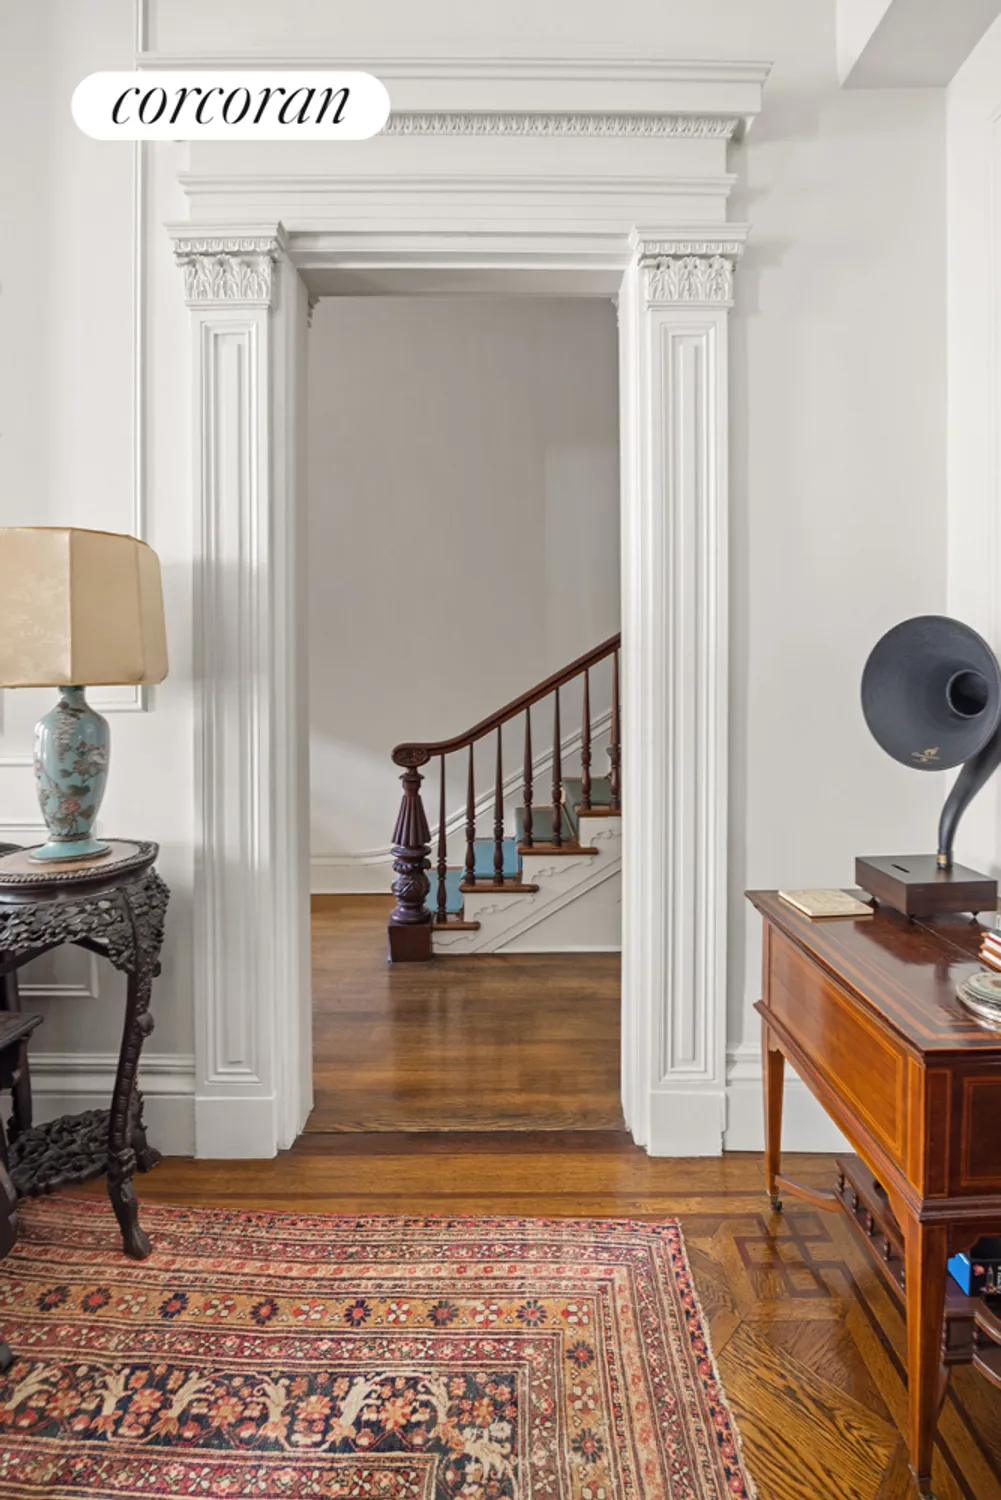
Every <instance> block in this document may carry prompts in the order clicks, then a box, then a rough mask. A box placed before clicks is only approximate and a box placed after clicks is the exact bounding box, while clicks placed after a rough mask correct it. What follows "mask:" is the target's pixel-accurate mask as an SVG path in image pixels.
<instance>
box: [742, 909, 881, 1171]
mask: <svg viewBox="0 0 1001 1500" xmlns="http://www.w3.org/2000/svg"><path fill="white" fill-rule="evenodd" d="M768 944H769V948H768V966H767V981H766V982H767V985H768V992H767V994H766V996H765V1003H766V1006H767V1008H768V1010H770V1011H771V1012H772V1013H773V1014H774V1015H775V1017H776V1019H777V1020H779V1021H781V1022H782V1024H783V1025H784V1027H785V1028H786V1030H787V1031H788V1032H789V1033H790V1035H791V1036H792V1037H793V1038H794V1039H795V1040H796V1041H797V1042H798V1044H799V1046H800V1048H801V1049H802V1051H803V1052H804V1053H805V1055H806V1057H807V1059H808V1060H809V1061H810V1062H811V1063H812V1064H813V1067H814V1068H815V1069H816V1071H817V1073H818V1074H819V1075H820V1076H821V1078H823V1079H824V1081H825V1082H826V1083H828V1084H829V1085H830V1087H831V1088H832V1089H833V1091H834V1092H835V1093H836V1094H837V1095H838V1097H839V1099H840V1101H841V1103H842V1107H843V1109H844V1111H845V1118H846V1120H847V1121H848V1122H849V1124H850V1122H851V1120H852V1117H853V1116H854V1117H855V1118H856V1119H857V1121H858V1124H859V1125H860V1126H861V1128H862V1130H863V1131H864V1132H865V1133H867V1134H868V1135H870V1136H872V1138H873V1139H874V1140H875V1141H876V1142H877V1143H878V1144H879V1145H880V1146H882V1148H883V1150H884V1151H885V1152H886V1153H887V1155H888V1156H890V1157H891V1158H892V1159H893V1160H894V1161H895V1162H896V1163H897V1164H898V1165H899V1166H900V1167H902V1168H904V1167H905V1163H906V1153H905V1146H906V1128H907V1118H906V1084H907V1057H906V1055H905V1053H904V1052H903V1051H902V1049H901V1045H900V1043H899V1042H898V1041H897V1038H896V1037H895V1036H894V1034H893V1033H892V1032H889V1031H887V1030H886V1029H884V1028H883V1027H882V1026H880V1025H879V1023H878V1022H877V1021H875V1020H874V1019H873V1018H871V1017H870V1016H869V1015H868V1014H867V1013H866V1012H865V1011H864V1010H863V1009H862V1006H861V1005H860V1003H859V1002H858V1001H857V1000H854V999H853V998H852V996H851V995H850V993H849V992H848V991H846V990H843V989H841V987H840V986H839V985H837V984H835V983H834V981H833V980H831V979H829V978H828V977H827V975H826V974H825V973H824V971H823V970H822V969H821V968H820V967H819V966H818V965H816V964H814V963H813V962H812V961H811V960H810V959H809V958H807V957H806V955H805V954H804V953H802V952H801V951H800V949H799V948H796V947H794V945H793V944H792V943H790V942H789V941H788V939H787V938H785V937H783V936H782V934H781V933H779V932H777V931H776V930H775V929H774V928H770V929H769V933H768ZM832 1113H834V1112H833V1111H832ZM835 1118H837V1116H836V1114H835ZM854 1133H855V1134H856V1136H857V1129H856V1131H855V1132H854Z"/></svg>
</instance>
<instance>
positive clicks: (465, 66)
mask: <svg viewBox="0 0 1001 1500" xmlns="http://www.w3.org/2000/svg"><path fill="white" fill-rule="evenodd" d="M136 67H137V68H148V69H155V68H198V69H200V70H205V69H211V68H262V69H270V68H303V69H308V70H309V71H310V72H314V73H317V72H324V71H326V70H328V69H329V70H336V71H338V72H355V71H360V72H368V73H375V74H377V75H378V76H379V77H380V78H382V79H389V80H394V79H403V78H431V79H435V78H447V79H465V78H474V79H480V80H483V79H494V78H499V79H514V80H522V79H538V78H545V79H550V78H551V79H561V80H563V79H570V80H574V81H578V80H579V81H581V82H589V83H590V82H598V81H604V80H609V79H611V80H614V81H616V82H618V81H620V80H621V81H630V82H634V83H635V82H640V83H754V84H758V85H759V86H763V85H764V83H765V81H766V79H767V78H768V75H769V73H770V72H771V68H772V65H771V63H769V62H745V61H742V60H739V59H733V60H731V61H727V60H725V59H723V60H720V59H712V58H710V59H693V60H682V61H678V60H677V59H674V58H648V57H612V58H609V57H380V56H379V55H378V54H376V53H369V54H367V55H366V56H363V57H358V56H352V57H346V56H344V55H343V54H340V55H337V56H326V57H325V56H322V55H318V54H317V53H315V52H314V53H310V52H280V51H275V52H200V51H196V52H159V51H157V50H155V49H145V50H143V51H138V52H137V53H136Z"/></svg>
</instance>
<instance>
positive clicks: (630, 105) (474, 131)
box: [135, 50, 771, 141]
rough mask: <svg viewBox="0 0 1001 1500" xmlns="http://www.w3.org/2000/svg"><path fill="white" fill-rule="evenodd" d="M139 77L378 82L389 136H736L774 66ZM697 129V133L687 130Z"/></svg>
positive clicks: (299, 66)
mask: <svg viewBox="0 0 1001 1500" xmlns="http://www.w3.org/2000/svg"><path fill="white" fill-rule="evenodd" d="M135 56H136V67H137V68H141V69H147V70H157V71H167V70H170V69H191V70H196V71H198V72H199V73H205V72H210V71H212V70H213V69H217V70H220V71H246V70H248V69H251V70H252V69H268V70H271V71H275V70H281V69H283V68H287V69H288V70H289V71H290V72H295V71H297V70H302V71H308V72H311V73H314V74H315V73H319V72H345V71H352V72H353V71H358V72H365V73H372V74H374V75H375V77H377V78H379V79H381V80H382V82H383V83H385V85H386V87H387V88H388V89H389V92H390V95H391V98H392V104H393V114H394V115H395V117H396V118H395V122H394V121H393V120H392V117H391V121H390V124H389V128H388V130H386V131H385V132H384V134H387V135H389V136H407V135H483V136H524V135H528V136H553V135H556V136H568V137H569V136H579V135H597V136H603V137H607V136H624V137H630V138H644V137H649V138H660V137H670V136H672V135H688V136H694V137H696V138H699V137H702V138H715V139H720V140H723V141H726V140H729V139H730V137H731V136H739V135H741V134H743V132H744V131H745V130H746V129H747V128H748V126H749V125H750V124H751V122H752V121H753V119H754V118H755V116H756V115H757V114H758V113H759V111H760V109H761V92H762V88H763V86H764V83H765V80H766V78H767V77H768V74H769V71H770V67H771V65H770V64H769V63H763V62H754V61H741V60H732V61H704V60H698V59H696V60H693V61H680V62H679V61H676V60H674V59H660V58H634V57H616V58H608V57H580V56H578V57H455V56H453V57H380V56H379V55H378V53H376V52H372V53H368V54H367V55H363V56H351V57H346V56H337V57H330V56H317V55H316V54H309V53H302V52H285V53H282V52H249V53H248V52H228V53H226V52H217V53H214V54H213V53H204V52H198V53H192V52H183V53H182V52H158V51H151V50H143V51H138V52H137V53H136V55H135ZM689 122H691V123H689Z"/></svg>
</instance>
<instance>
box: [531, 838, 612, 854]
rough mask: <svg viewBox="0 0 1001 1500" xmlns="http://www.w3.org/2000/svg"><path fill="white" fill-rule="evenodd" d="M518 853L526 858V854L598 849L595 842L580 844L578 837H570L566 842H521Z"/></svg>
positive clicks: (582, 852)
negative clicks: (594, 844)
mask: <svg viewBox="0 0 1001 1500" xmlns="http://www.w3.org/2000/svg"><path fill="white" fill-rule="evenodd" d="M518 853H519V854H520V855H521V856H522V858H524V856H525V855H526V854H545V855H546V856H549V855H550V854H597V853H598V850H597V849H596V848H595V847H594V846H593V844H578V843H577V841H576V839H569V840H568V841H567V842H566V843H565V844H552V843H545V842H540V843H535V842H534V841H533V842H532V843H531V844H519V845H518Z"/></svg>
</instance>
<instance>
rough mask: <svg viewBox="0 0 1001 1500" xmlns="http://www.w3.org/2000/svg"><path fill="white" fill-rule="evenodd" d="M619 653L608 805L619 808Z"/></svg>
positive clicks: (614, 681) (615, 662)
mask: <svg viewBox="0 0 1001 1500" xmlns="http://www.w3.org/2000/svg"><path fill="white" fill-rule="evenodd" d="M619 758H620V750H619V653H618V652H617V651H616V652H615V653H614V654H613V656H612V724H611V730H610V733H609V744H608V784H609V793H608V805H609V807H610V808H611V809H612V811H613V812H618V810H619Z"/></svg>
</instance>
